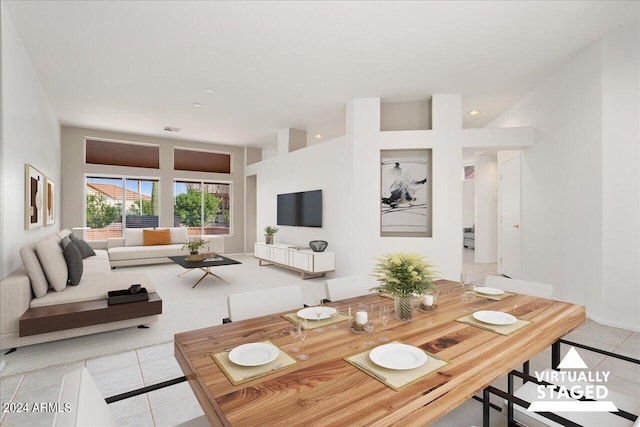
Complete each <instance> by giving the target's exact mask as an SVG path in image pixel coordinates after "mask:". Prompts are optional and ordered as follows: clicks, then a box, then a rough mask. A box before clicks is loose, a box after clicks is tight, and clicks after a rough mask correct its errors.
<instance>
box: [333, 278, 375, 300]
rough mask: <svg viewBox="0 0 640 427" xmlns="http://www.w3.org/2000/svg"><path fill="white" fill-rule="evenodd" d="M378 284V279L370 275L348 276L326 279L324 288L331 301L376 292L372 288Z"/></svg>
mask: <svg viewBox="0 0 640 427" xmlns="http://www.w3.org/2000/svg"><path fill="white" fill-rule="evenodd" d="M378 285H379V283H378V282H377V281H376V279H374V278H373V277H370V276H347V277H339V278H337V279H327V280H325V281H324V289H325V293H326V294H327V299H328V300H329V301H339V300H341V299H347V298H353V297H359V296H360V295H367V294H370V293H373V292H375V291H370V289H371V288H373V287H375V286H378Z"/></svg>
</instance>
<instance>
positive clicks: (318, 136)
mask: <svg viewBox="0 0 640 427" xmlns="http://www.w3.org/2000/svg"><path fill="white" fill-rule="evenodd" d="M314 138H315V139H322V138H324V136H322V135H320V134H319V133H318V134H316V135H315V136H314Z"/></svg>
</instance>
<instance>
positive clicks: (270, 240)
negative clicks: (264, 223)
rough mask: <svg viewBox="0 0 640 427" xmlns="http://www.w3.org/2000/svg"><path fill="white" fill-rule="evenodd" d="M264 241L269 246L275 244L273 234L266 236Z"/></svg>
mask: <svg viewBox="0 0 640 427" xmlns="http://www.w3.org/2000/svg"><path fill="white" fill-rule="evenodd" d="M264 241H265V243H266V244H267V245H272V244H273V234H265V235H264Z"/></svg>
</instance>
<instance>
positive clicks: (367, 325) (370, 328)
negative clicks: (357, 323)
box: [364, 321, 375, 345]
mask: <svg viewBox="0 0 640 427" xmlns="http://www.w3.org/2000/svg"><path fill="white" fill-rule="evenodd" d="M374 329H375V326H374V325H373V321H371V322H367V323H365V324H364V330H365V332H366V333H367V340H366V341H365V342H364V343H365V344H366V345H373V344H375V343H374V342H373V341H371V332H373V330H374Z"/></svg>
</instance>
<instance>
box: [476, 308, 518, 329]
mask: <svg viewBox="0 0 640 427" xmlns="http://www.w3.org/2000/svg"><path fill="white" fill-rule="evenodd" d="M473 318H474V319H476V320H479V321H481V322H484V323H490V324H492V325H512V324H514V323H516V322H517V321H518V319H516V318H515V317H513V316H512V315H510V314H509V313H503V312H501V311H491V310H480V311H476V312H475V313H473Z"/></svg>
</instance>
